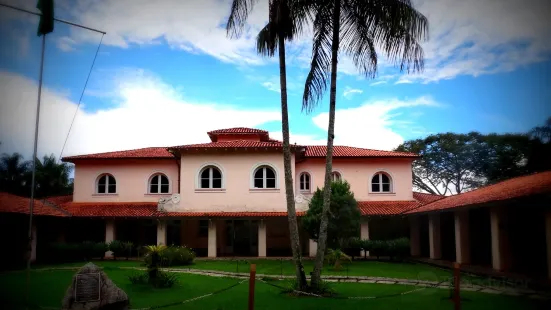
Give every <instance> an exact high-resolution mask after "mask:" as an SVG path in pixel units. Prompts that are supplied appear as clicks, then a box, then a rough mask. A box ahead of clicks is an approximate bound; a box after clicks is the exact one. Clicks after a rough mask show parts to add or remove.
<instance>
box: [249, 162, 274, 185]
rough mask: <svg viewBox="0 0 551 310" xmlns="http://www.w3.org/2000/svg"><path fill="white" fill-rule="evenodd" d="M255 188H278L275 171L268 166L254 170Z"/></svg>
mask: <svg viewBox="0 0 551 310" xmlns="http://www.w3.org/2000/svg"><path fill="white" fill-rule="evenodd" d="M253 181H254V188H276V174H275V171H274V170H273V169H272V168H271V167H268V166H261V167H259V168H258V169H256V170H255V172H254V180H253Z"/></svg>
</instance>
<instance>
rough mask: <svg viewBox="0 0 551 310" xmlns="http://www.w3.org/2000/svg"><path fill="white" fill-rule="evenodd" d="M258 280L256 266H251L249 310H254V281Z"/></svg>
mask: <svg viewBox="0 0 551 310" xmlns="http://www.w3.org/2000/svg"><path fill="white" fill-rule="evenodd" d="M255 279H256V264H251V273H250V275H249V310H254V281H255Z"/></svg>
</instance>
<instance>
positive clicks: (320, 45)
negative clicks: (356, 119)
mask: <svg viewBox="0 0 551 310" xmlns="http://www.w3.org/2000/svg"><path fill="white" fill-rule="evenodd" d="M332 6H333V5H332V2H329V1H327V2H325V1H324V2H323V4H322V5H317V6H316V8H315V10H316V11H315V17H314V22H313V27H314V38H313V44H312V61H311V63H310V72H308V76H307V77H306V82H305V85H304V93H303V95H302V110H303V111H306V113H310V112H312V111H313V109H314V108H315V107H316V106H317V105H318V104H319V102H320V100H321V99H322V98H323V93H324V92H325V90H326V89H327V80H328V73H329V70H330V67H331V41H332V40H331V39H332V33H333V26H332Z"/></svg>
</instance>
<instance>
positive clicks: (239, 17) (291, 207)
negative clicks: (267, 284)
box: [226, 0, 308, 289]
mask: <svg viewBox="0 0 551 310" xmlns="http://www.w3.org/2000/svg"><path fill="white" fill-rule="evenodd" d="M255 2H256V1H251V0H234V1H233V3H232V7H231V12H230V16H229V18H228V22H227V26H226V28H227V32H228V34H229V35H231V36H236V37H237V36H239V34H240V33H241V30H242V29H243V26H244V25H245V22H246V19H247V17H248V14H249V13H250V11H251V10H252V8H253V5H254V3H255ZM307 13H308V4H307V2H306V1H296V0H270V2H269V14H268V24H267V25H266V26H264V28H262V30H261V31H260V33H259V34H258V36H257V44H256V47H257V52H258V53H259V54H261V55H263V56H269V57H273V56H274V54H275V52H276V51H278V52H279V53H278V56H279V85H280V94H281V131H282V136H283V166H284V171H285V197H286V200H287V219H288V222H289V236H290V239H291V249H292V252H293V260H294V262H295V266H296V278H297V283H298V289H303V288H304V287H306V286H307V283H306V275H305V273H304V266H303V265H302V253H301V250H300V236H299V231H298V224H297V216H296V209H295V195H294V190H293V187H294V182H293V172H292V166H291V147H290V143H289V113H288V107H287V73H286V64H285V41H286V40H289V41H290V40H293V39H294V38H295V36H297V35H298V34H299V33H300V31H301V28H302V25H303V24H304V23H305V22H306V17H307Z"/></svg>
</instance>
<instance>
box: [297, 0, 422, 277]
mask: <svg viewBox="0 0 551 310" xmlns="http://www.w3.org/2000/svg"><path fill="white" fill-rule="evenodd" d="M313 27H314V38H313V45H312V61H311V65H310V72H309V74H308V76H307V78H306V83H305V87H304V94H303V101H302V108H303V110H305V111H306V112H311V111H312V110H313V109H314V108H315V107H316V106H317V104H318V103H319V102H320V100H321V99H322V98H323V94H324V92H325V90H326V89H327V79H328V72H330V94H329V126H328V130H327V155H326V166H325V183H324V193H323V194H324V195H323V200H324V201H323V211H322V216H321V223H320V233H319V239H318V250H317V253H316V262H315V265H314V272H313V275H312V281H311V285H312V286H313V287H314V288H315V287H317V286H318V285H319V283H320V281H321V269H322V267H323V261H324V255H325V248H326V242H327V224H328V223H327V221H328V218H327V213H328V211H329V202H330V196H331V192H330V190H331V186H330V184H331V172H332V168H333V167H332V165H333V163H332V160H333V139H334V128H335V105H336V95H337V58H338V54H339V51H343V52H345V53H346V54H347V55H349V56H351V57H352V60H353V62H354V64H355V66H356V67H357V68H358V70H359V72H360V73H361V74H363V75H364V76H366V77H374V76H375V75H376V72H377V50H376V46H377V47H380V48H382V51H383V52H384V53H385V54H386V55H387V57H388V58H389V60H390V61H392V62H394V63H395V64H397V65H398V66H399V68H400V70H401V71H402V70H404V69H405V70H406V71H407V72H410V71H421V70H422V69H423V49H422V48H421V46H420V45H419V43H418V40H421V39H424V38H425V35H426V33H428V21H427V19H426V18H425V17H424V16H423V15H422V14H421V13H419V12H418V11H416V10H415V9H414V7H413V5H412V3H411V1H410V0H318V1H316V4H315V8H314V21H313Z"/></svg>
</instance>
